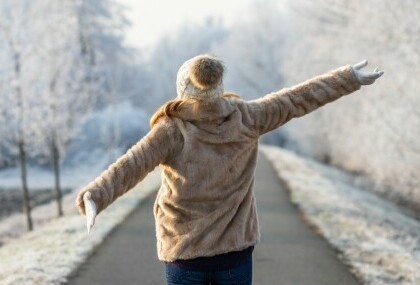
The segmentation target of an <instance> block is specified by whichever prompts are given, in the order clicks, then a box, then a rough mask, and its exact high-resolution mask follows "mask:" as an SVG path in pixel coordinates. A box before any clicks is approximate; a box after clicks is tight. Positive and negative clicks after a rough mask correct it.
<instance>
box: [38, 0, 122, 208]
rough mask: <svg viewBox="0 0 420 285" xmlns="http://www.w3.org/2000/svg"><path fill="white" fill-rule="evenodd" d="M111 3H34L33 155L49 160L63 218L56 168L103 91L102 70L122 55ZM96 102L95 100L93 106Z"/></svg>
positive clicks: (104, 72)
mask: <svg viewBox="0 0 420 285" xmlns="http://www.w3.org/2000/svg"><path fill="white" fill-rule="evenodd" d="M113 3H114V2H113V1H102V2H100V3H99V2H97V1H92V0H84V1H74V0H63V1H54V0H37V5H38V9H41V10H42V11H43V14H42V15H41V14H40V15H39V18H37V19H36V20H35V23H36V24H34V25H35V30H34V33H35V34H36V39H37V48H36V55H37V62H36V63H35V64H34V65H33V66H37V67H39V66H42V67H43V68H42V70H43V72H42V73H38V74H36V75H35V76H36V78H37V80H38V81H40V82H42V86H40V91H39V94H38V96H39V97H38V98H39V101H40V102H39V104H37V105H36V107H35V108H34V110H36V112H35V114H36V122H37V128H36V131H37V137H38V138H40V139H39V140H38V141H37V145H36V147H35V150H37V151H39V152H40V153H42V155H43V156H45V157H48V158H50V160H51V164H52V166H53V170H54V181H55V185H54V193H55V196H56V200H57V207H58V215H59V216H60V215H62V214H63V212H62V206H61V195H62V194H61V186H60V163H61V160H62V158H63V157H64V155H65V152H66V147H67V145H68V143H69V141H70V140H71V139H72V138H73V135H74V133H75V132H74V126H75V124H76V122H77V120H80V119H81V118H82V117H83V116H85V115H86V114H87V112H89V111H90V110H91V109H92V108H93V107H94V104H95V102H96V101H101V100H103V99H102V98H103V97H104V94H106V93H107V92H108V91H107V90H108V89H109V88H108V87H107V86H106V84H107V82H108V78H107V70H108V69H110V68H111V66H112V64H114V63H115V62H116V61H117V60H118V59H119V57H120V54H121V53H122V50H123V46H122V37H121V31H120V30H121V26H122V24H120V23H119V21H121V19H120V18H118V17H119V16H120V15H117V16H118V17H117V18H118V19H117V20H115V18H114V14H113V12H114V11H113V10H112V9H113V8H115V7H116V6H114V5H112V4H113ZM95 99H99V100H95Z"/></svg>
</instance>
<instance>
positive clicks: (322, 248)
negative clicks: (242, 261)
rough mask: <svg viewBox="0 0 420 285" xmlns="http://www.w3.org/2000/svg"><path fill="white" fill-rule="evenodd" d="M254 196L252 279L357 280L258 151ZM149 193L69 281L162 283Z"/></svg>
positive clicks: (260, 282) (296, 284)
mask: <svg viewBox="0 0 420 285" xmlns="http://www.w3.org/2000/svg"><path fill="white" fill-rule="evenodd" d="M255 195H256V198H257V208H258V215H259V221H260V227H261V235H262V237H261V243H260V244H258V245H257V246H256V249H255V251H254V271H253V274H254V278H253V280H254V282H253V284H256V285H264V284H267V285H268V284H270V285H277V284H279V285H283V284H284V285H330V284H331V285H353V284H359V282H358V281H357V280H356V279H355V278H354V277H353V276H352V275H351V274H350V273H349V271H348V269H347V268H346V267H345V266H344V265H342V264H341V263H340V261H338V259H337V257H336V253H335V252H334V250H333V249H331V248H330V247H329V246H328V244H327V243H326V242H325V241H324V240H323V239H322V238H321V237H319V236H318V235H316V234H315V233H314V232H313V231H312V230H311V229H309V227H308V226H306V225H305V224H304V223H303V222H302V220H301V219H300V217H299V212H298V211H297V210H296V208H295V207H294V206H293V205H291V204H290V202H289V198H288V194H287V192H286V191H285V189H284V187H283V186H282V185H281V182H280V181H279V179H278V177H277V175H276V173H275V172H274V170H273V168H272V167H271V164H270V163H269V162H268V161H267V160H266V159H265V157H264V156H263V155H262V154H260V158H259V162H258V166H257V173H256V182H255ZM154 198H155V195H153V196H152V197H150V198H149V199H148V200H146V201H144V203H143V204H142V205H141V206H140V207H138V208H137V209H136V210H135V211H134V212H133V213H132V214H131V215H130V216H129V217H128V218H127V219H126V220H125V221H124V223H122V224H121V225H120V226H119V227H117V229H116V230H115V231H114V232H113V233H112V234H111V235H109V236H108V238H107V239H106V240H105V241H104V243H103V244H102V245H101V246H100V247H99V248H98V250H97V251H96V253H95V254H93V255H92V256H91V258H89V259H88V261H87V262H86V263H85V264H84V265H83V266H82V267H81V268H80V270H79V271H78V272H77V273H76V274H75V276H73V278H71V279H70V281H69V284H71V285H76V284H83V285H85V284H104V285H106V284H113V285H114V284H124V285H129V284H140V285H156V284H165V279H164V273H163V264H162V263H160V262H159V261H158V260H157V255H156V240H155V228H154V220H153V213H152V206H153V201H154ZM97 226H98V225H97Z"/></svg>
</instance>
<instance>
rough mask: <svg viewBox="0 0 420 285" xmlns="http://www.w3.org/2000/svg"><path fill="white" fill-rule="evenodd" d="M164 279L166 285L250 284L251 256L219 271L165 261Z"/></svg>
mask: <svg viewBox="0 0 420 285" xmlns="http://www.w3.org/2000/svg"><path fill="white" fill-rule="evenodd" d="M165 271H166V281H167V284H168V285H187V284H195V285H210V284H211V285H251V284H252V258H249V259H248V260H247V261H246V262H245V263H244V264H242V265H240V266H238V267H235V268H232V269H228V270H221V271H193V270H187V269H183V268H180V267H178V266H176V265H173V264H170V263H166V264H165Z"/></svg>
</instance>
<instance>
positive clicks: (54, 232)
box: [0, 170, 160, 285]
mask: <svg viewBox="0 0 420 285" xmlns="http://www.w3.org/2000/svg"><path fill="white" fill-rule="evenodd" d="M159 185H160V172H159V171H158V170H155V171H154V172H152V173H150V174H149V175H148V176H147V177H146V179H145V180H143V181H142V182H141V183H140V184H139V185H137V186H136V187H135V188H134V189H132V190H131V191H130V192H128V193H127V194H125V195H124V196H122V197H120V198H119V199H117V200H116V202H114V203H113V204H112V205H111V206H110V207H109V208H107V209H106V210H105V211H104V212H102V213H101V214H100V215H99V216H98V217H97V219H96V225H95V226H94V228H93V229H92V232H91V234H90V235H87V231H86V222H85V219H84V217H83V216H81V215H80V214H79V213H78V211H77V209H76V207H75V202H74V201H75V198H76V191H74V192H73V193H72V194H69V195H66V196H65V197H64V199H63V205H64V212H65V216H64V217H61V218H58V219H56V218H54V219H52V218H51V213H52V212H54V213H55V211H56V208H55V203H54V202H51V203H49V204H47V205H44V206H41V207H38V208H36V209H34V211H33V215H34V219H35V230H34V231H33V232H31V233H26V234H22V235H21V236H20V237H19V238H18V239H9V240H6V243H5V244H4V245H3V246H2V247H1V248H0V264H1V265H0V284H3V285H9V284H19V285H20V284H42V285H47V284H61V283H63V282H65V281H66V277H67V276H68V275H69V274H71V273H72V272H73V271H74V270H75V269H77V268H78V266H79V265H80V264H81V263H82V262H83V261H84V260H85V259H86V258H87V257H88V256H89V255H90V254H91V253H92V251H93V250H94V248H95V247H96V246H97V245H99V244H100V243H101V242H102V241H103V239H104V238H105V237H106V235H107V234H108V233H110V231H111V230H112V229H113V228H114V227H115V226H116V225H118V224H119V223H120V222H121V221H123V220H124V218H125V217H126V216H127V215H128V214H129V213H130V212H131V211H132V210H133V209H134V208H135V207H136V206H137V205H138V204H139V203H140V202H141V201H142V200H143V199H144V198H145V197H147V196H149V195H151V194H152V193H153V192H154V191H155V190H157V188H158V186H159ZM21 220H22V217H20V218H19V219H16V220H12V219H6V220H3V221H1V224H0V227H2V229H1V228H0V231H3V233H4V230H5V228H9V229H10V230H12V228H13V227H14V225H13V223H19V221H20V222H22V221H21Z"/></svg>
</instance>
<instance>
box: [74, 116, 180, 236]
mask: <svg viewBox="0 0 420 285" xmlns="http://www.w3.org/2000/svg"><path fill="white" fill-rule="evenodd" d="M162 121H165V122H162ZM180 146H182V136H181V133H180V131H179V129H178V128H177V127H176V126H175V124H174V123H173V122H171V121H169V120H164V119H161V120H160V122H159V123H158V124H156V125H155V126H154V127H153V128H152V130H151V131H150V132H149V133H148V134H147V135H146V136H145V137H144V138H142V139H141V140H140V141H139V142H138V143H137V144H135V145H134V146H132V147H131V148H130V149H129V150H128V151H127V152H126V153H125V154H124V155H123V156H121V157H120V158H119V159H118V160H117V161H116V162H115V163H113V164H112V165H111V166H109V167H108V169H107V170H105V171H104V172H102V173H101V174H100V175H99V176H98V177H97V178H96V179H95V180H93V181H92V182H91V183H90V184H88V185H87V186H86V187H84V188H83V189H82V190H81V191H80V192H79V194H78V196H77V199H76V204H77V207H78V208H79V211H80V213H82V214H86V215H87V219H88V220H87V222H88V230H89V224H90V227H91V226H93V223H94V220H95V216H96V215H97V214H99V213H100V212H101V211H102V210H104V209H105V208H106V207H108V206H109V205H110V204H111V203H112V202H113V201H115V200H116V199H117V198H118V197H119V196H121V195H123V194H124V193H125V192H127V191H128V190H130V189H131V188H133V187H134V186H135V185H136V184H137V183H139V182H140V181H141V180H142V179H143V178H144V177H145V176H146V175H147V174H148V173H149V172H150V171H152V170H153V169H154V168H155V167H156V166H157V165H158V164H160V163H162V162H164V161H165V160H167V159H168V158H169V157H170V155H171V154H172V153H174V152H176V151H177V149H178V148H179V147H180Z"/></svg>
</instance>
